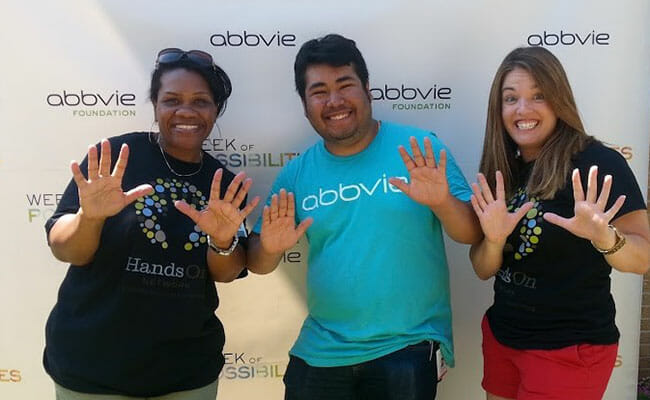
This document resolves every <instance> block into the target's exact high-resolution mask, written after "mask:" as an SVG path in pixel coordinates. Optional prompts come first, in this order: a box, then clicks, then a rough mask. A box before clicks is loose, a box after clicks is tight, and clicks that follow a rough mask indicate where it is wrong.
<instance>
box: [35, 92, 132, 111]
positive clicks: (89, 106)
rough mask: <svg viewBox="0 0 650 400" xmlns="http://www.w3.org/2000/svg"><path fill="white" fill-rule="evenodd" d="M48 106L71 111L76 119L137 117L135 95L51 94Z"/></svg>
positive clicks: (100, 93)
mask: <svg viewBox="0 0 650 400" xmlns="http://www.w3.org/2000/svg"><path fill="white" fill-rule="evenodd" d="M46 101H47V105H48V106H50V107H53V108H57V109H58V108H60V109H70V110H72V116H74V117H101V118H110V117H135V109H134V107H135V105H136V103H135V94H134V93H122V92H120V91H119V90H114V91H112V92H111V91H108V92H105V91H96V90H88V89H81V90H68V89H64V90H61V91H57V92H54V93H49V94H48V95H47V97H46Z"/></svg>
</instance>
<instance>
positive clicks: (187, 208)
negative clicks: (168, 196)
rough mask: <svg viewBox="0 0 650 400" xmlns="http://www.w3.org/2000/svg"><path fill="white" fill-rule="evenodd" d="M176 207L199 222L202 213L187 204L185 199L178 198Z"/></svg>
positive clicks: (195, 221)
mask: <svg viewBox="0 0 650 400" xmlns="http://www.w3.org/2000/svg"><path fill="white" fill-rule="evenodd" d="M174 207H176V209H177V210H178V211H180V212H181V213H183V214H185V215H187V216H188V217H190V219H191V220H192V221H194V223H196V224H198V223H199V216H200V215H201V214H200V213H199V212H198V211H197V210H196V209H195V208H193V207H190V205H189V204H187V203H186V202H185V201H183V200H177V201H175V202H174Z"/></svg>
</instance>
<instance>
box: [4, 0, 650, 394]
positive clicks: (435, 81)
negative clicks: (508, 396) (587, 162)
mask: <svg viewBox="0 0 650 400" xmlns="http://www.w3.org/2000/svg"><path fill="white" fill-rule="evenodd" d="M319 4H320V5H318V6H317V5H310V4H307V2H297V1H291V0H282V1H280V0H278V1H274V2H270V1H253V0H239V1H236V2H234V1H230V2H226V1H214V0H212V1H207V0H205V1H194V2H186V3H185V4H183V5H182V6H179V5H177V3H176V2H167V1H154V0H142V1H137V2H134V1H127V0H113V1H97V0H93V1H91V0H59V1H56V2H49V1H29V2H19V1H12V0H9V1H4V2H3V7H2V13H1V14H0V39H1V40H2V48H3V49H4V54H3V56H2V63H0V123H1V126H2V129H1V130H0V132H1V135H2V139H3V140H2V142H1V143H2V145H1V146H0V183H2V184H3V187H5V189H6V190H5V193H4V195H3V196H2V200H1V202H2V203H1V204H2V208H3V209H4V210H5V213H4V216H3V225H4V227H3V229H0V260H1V263H0V307H1V310H2V312H1V313H0V398H1V399H9V400H13V399H25V400H27V399H30V400H31V399H53V398H54V394H53V386H52V383H51V380H50V379H49V377H48V376H47V375H46V374H45V372H44V370H43V368H42V366H41V354H42V349H43V345H44V324H45V321H46V318H47V316H48V313H49V311H50V309H51V308H52V306H53V304H54V302H55V299H56V292H57V289H58V286H59V284H60V282H61V280H62V278H63V276H64V273H65V270H66V266H65V265H64V264H62V263H59V262H57V261H56V260H55V259H54V258H53V257H52V256H51V254H50V252H49V249H48V248H47V245H46V241H45V235H44V230H43V223H44V222H45V220H46V219H47V217H48V216H49V215H51V213H52V211H53V210H54V208H55V206H56V201H57V196H59V195H60V193H62V191H63V189H64V187H65V185H66V183H67V181H68V180H69V179H70V174H69V169H68V164H69V161H70V160H71V159H81V158H82V157H83V155H84V151H85V150H86V148H87V145H88V144H91V143H95V142H97V141H98V140H99V139H101V138H103V137H109V136H114V135H118V134H121V133H124V132H129V131H135V130H149V129H151V127H152V121H153V114H152V110H151V104H149V103H148V101H147V100H146V98H147V90H148V84H149V76H150V73H151V70H152V68H153V62H154V58H155V55H156V53H157V51H158V50H159V49H161V48H164V47H181V48H185V49H192V48H197V49H202V50H205V51H208V52H210V53H211V54H212V55H213V56H214V57H215V59H216V60H217V62H218V63H219V64H220V65H221V66H222V67H223V68H224V69H225V70H226V71H227V73H228V74H229V75H230V77H231V79H232V82H233V87H234V91H233V95H232V97H231V100H230V101H229V104H228V109H227V111H226V113H225V115H224V116H223V117H222V118H221V119H220V120H219V121H218V123H219V127H220V129H219V130H217V129H215V131H214V132H213V133H212V135H211V138H210V140H209V141H206V143H205V149H206V150H209V151H210V152H211V153H212V154H213V155H215V156H219V157H225V158H227V159H228V164H229V167H230V169H232V170H234V171H239V170H242V169H243V170H246V172H247V173H248V174H249V175H251V176H252V177H253V179H254V188H253V195H257V194H259V195H261V196H262V197H266V194H267V192H268V190H269V187H270V184H271V182H272V181H273V179H274V177H275V175H276V174H277V172H278V171H279V166H280V165H281V164H282V163H283V162H286V160H287V159H288V158H289V157H291V156H292V155H293V153H299V152H301V151H302V150H303V149H305V148H306V147H307V146H308V145H310V144H311V143H313V142H314V141H315V140H316V139H317V135H316V134H315V133H314V132H313V130H312V129H311V127H310V126H309V124H308V122H307V120H306V119H305V118H304V116H303V113H302V108H301V104H300V100H299V97H298V96H297V94H296V93H295V92H294V89H293V69H292V66H293V59H294V56H295V54H296V52H297V50H298V47H299V46H300V45H301V44H302V43H303V42H305V41H306V40H308V39H311V38H313V37H316V36H321V35H323V34H326V33H330V32H337V33H341V34H343V35H345V36H348V37H350V38H352V39H354V40H356V41H357V44H358V46H359V48H360V49H361V51H362V53H363V54H364V56H365V58H366V61H367V64H368V67H369V70H370V85H371V87H372V88H373V95H374V97H375V99H376V100H375V101H374V103H373V108H374V115H375V117H376V118H379V119H390V120H395V121H400V122H404V123H408V124H412V125H416V126H419V127H422V128H426V129H431V130H433V131H435V132H436V133H437V134H438V135H439V136H440V137H441V139H442V140H443V141H444V142H445V143H446V144H447V145H448V146H449V147H450V148H451V150H452V152H453V153H454V155H455V157H456V159H457V161H458V163H459V165H460V167H461V168H462V170H463V171H464V173H465V175H466V177H467V178H468V180H470V181H471V180H473V179H474V176H475V173H476V171H477V168H478V160H479V158H480V151H481V144H482V138H483V133H484V124H485V112H486V107H487V96H488V90H489V86H490V83H491V81H492V77H493V76H494V72H495V71H496V69H497V67H498V65H499V63H500V61H501V60H502V59H503V57H504V56H505V54H507V53H508V52H509V51H510V50H512V49H513V48H514V47H517V46H521V45H526V44H531V45H544V46H546V47H548V48H549V49H550V50H551V51H553V52H554V53H555V54H556V55H557V56H558V57H559V58H560V60H561V61H562V62H563V64H564V66H565V68H566V70H567V73H568V75H569V79H570V81H571V83H572V85H573V88H574V92H575V95H576V98H577V102H578V106H579V108H580V110H581V112H582V116H583V118H584V122H585V124H586V127H587V130H588V132H589V133H591V134H593V135H596V136H597V137H598V138H599V139H601V140H603V141H605V142H607V143H609V144H610V145H611V146H612V147H615V148H617V149H618V150H619V151H620V152H621V153H623V155H624V156H625V157H626V158H627V159H628V161H629V163H630V165H631V166H632V168H633V170H634V171H635V173H636V176H637V179H638V181H639V182H641V184H642V185H643V192H644V193H645V192H646V188H645V184H646V182H647V169H646V168H647V165H648V159H647V149H648V126H650V124H649V122H650V121H649V119H650V113H649V112H648V104H650V102H649V100H650V99H649V98H648V97H649V96H650V92H649V91H648V87H649V83H650V82H649V76H650V74H649V72H650V71H649V70H648V65H649V61H650V47H649V46H648V45H649V43H648V38H649V37H650V28H648V25H647V21H648V17H650V15H649V14H650V3H648V2H647V1H645V0H638V1H632V0H629V1H624V0H621V1H618V2H613V1H611V0H608V1H605V0H595V1H585V0H581V1H571V2H566V1H563V0H549V1H545V2H524V1H514V0H493V1H489V2H485V1H479V0H475V1H464V2H448V1H441V0H435V1H434V0H430V1H426V2H425V1H421V2H420V1H397V0H392V1H391V0H375V1H372V2H367V3H366V2H352V1H349V0H346V1H341V0H330V1H329V2H326V3H319ZM402 88H404V90H402ZM409 89H413V90H409ZM430 89H431V90H430ZM82 92H83V93H82ZM82 94H83V96H82ZM413 96H415V97H416V98H414V99H413ZM382 98H383V99H382ZM77 103H81V104H77ZM84 103H85V104H84ZM104 103H107V105H104ZM257 215H259V210H256V212H255V214H254V218H256V217H257ZM252 222H254V219H253V220H251V221H249V223H252ZM447 249H448V256H449V261H450V269H451V285H452V303H453V310H454V332H455V344H456V349H457V350H456V352H457V357H456V361H457V367H456V368H455V369H453V370H452V371H451V372H450V373H449V374H447V376H446V377H445V380H444V381H443V383H442V384H441V386H440V388H439V396H438V398H439V399H482V398H484V395H483V392H482V390H481V388H480V380H481V376H482V359H481V350H480V342H481V337H480V326H479V325H480V318H481V316H482V314H483V313H484V311H485V309H486V308H487V307H488V306H489V305H490V304H491V301H492V282H491V281H490V282H482V281H480V280H479V279H478V278H476V277H475V275H474V273H473V271H472V268H471V266H470V264H469V261H468V258H467V250H468V249H467V247H466V246H461V245H457V244H455V243H451V242H448V244H447ZM305 251H306V244H305V243H300V244H299V245H298V246H297V247H296V248H295V249H293V250H292V251H291V252H290V253H288V254H287V255H286V258H285V261H286V262H284V263H283V264H282V265H281V266H280V267H279V269H278V270H277V271H276V272H274V273H273V274H271V275H267V276H262V277H260V276H250V277H248V278H246V279H243V280H240V281H237V282H235V283H232V284H227V285H219V287H218V290H219V294H220V297H221V306H220V308H219V310H218V311H217V313H218V315H219V317H220V318H221V319H222V321H223V322H224V325H225V327H226V336H227V342H226V348H225V350H224V351H225V352H226V353H227V354H226V360H227V364H226V367H225V369H224V372H223V374H222V377H221V381H220V384H219V399H280V398H282V392H283V387H282V382H281V377H282V375H283V373H284V371H285V368H286V363H287V359H288V357H287V351H288V349H289V347H290V346H291V344H292V342H293V340H294V339H295V337H296V334H297V332H298V329H299V326H300V324H301V321H302V319H303V318H304V315H305V306H304V297H305V289H304V276H305V260H306V254H305ZM613 280H614V284H613V286H614V288H613V290H614V293H615V298H616V302H617V308H618V310H619V313H618V316H617V324H618V326H619V328H620V330H621V332H622V338H621V345H620V350H619V356H618V360H617V368H615V370H614V373H613V376H612V380H611V382H610V385H609V389H608V394H607V396H606V398H607V399H610V400H614V399H616V400H620V399H633V398H636V394H635V393H636V387H635V386H636V379H637V359H638V343H639V312H640V293H641V280H640V278H639V277H637V276H632V275H622V274H618V273H614V274H613Z"/></svg>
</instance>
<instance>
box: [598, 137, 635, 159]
mask: <svg viewBox="0 0 650 400" xmlns="http://www.w3.org/2000/svg"><path fill="white" fill-rule="evenodd" d="M603 144H604V145H605V146H607V147H609V148H610V149H614V150H616V151H618V152H619V153H620V154H621V155H622V156H623V158H625V159H626V160H627V161H630V160H632V157H634V153H633V152H632V146H626V145H620V144H615V143H607V142H603Z"/></svg>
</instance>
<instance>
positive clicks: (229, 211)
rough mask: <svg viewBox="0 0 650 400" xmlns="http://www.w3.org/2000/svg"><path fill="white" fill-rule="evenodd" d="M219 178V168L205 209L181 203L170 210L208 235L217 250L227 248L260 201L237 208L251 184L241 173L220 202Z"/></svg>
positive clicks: (243, 173)
mask: <svg viewBox="0 0 650 400" xmlns="http://www.w3.org/2000/svg"><path fill="white" fill-rule="evenodd" d="M222 176H223V170H222V169H221V168H219V169H218V170H217V172H215V173H214V177H213V178H212V186H211V188H210V200H209V202H208V206H207V207H206V208H204V209H203V210H201V211H198V210H196V209H195V208H193V207H191V206H190V205H189V204H187V203H186V202H185V201H182V200H181V201H176V202H174V206H176V208H177V209H178V211H180V212H182V213H183V214H185V215H187V216H188V217H190V218H191V219H192V221H194V222H195V223H196V224H197V225H198V227H199V228H201V230H202V231H203V232H205V233H206V234H208V235H210V238H211V240H212V243H214V244H215V245H216V246H218V247H221V248H228V247H229V246H230V244H231V243H232V240H233V237H234V236H235V235H236V234H237V230H238V229H239V226H240V225H241V224H242V222H243V221H244V219H245V218H246V217H247V216H248V214H250V213H251V211H253V209H254V208H255V207H256V206H257V203H259V201H260V198H259V197H255V198H254V199H253V200H252V201H251V202H250V203H248V205H246V207H244V208H243V209H240V208H239V207H240V205H241V204H242V202H243V201H244V198H245V197H246V194H248V190H249V189H250V187H251V185H252V184H253V180H252V179H251V178H246V173H245V172H243V171H242V172H240V173H238V174H237V175H235V177H234V178H233V180H232V182H230V185H228V190H226V193H225V194H224V196H223V199H222V198H221V177H222ZM240 185H241V187H240Z"/></svg>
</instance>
